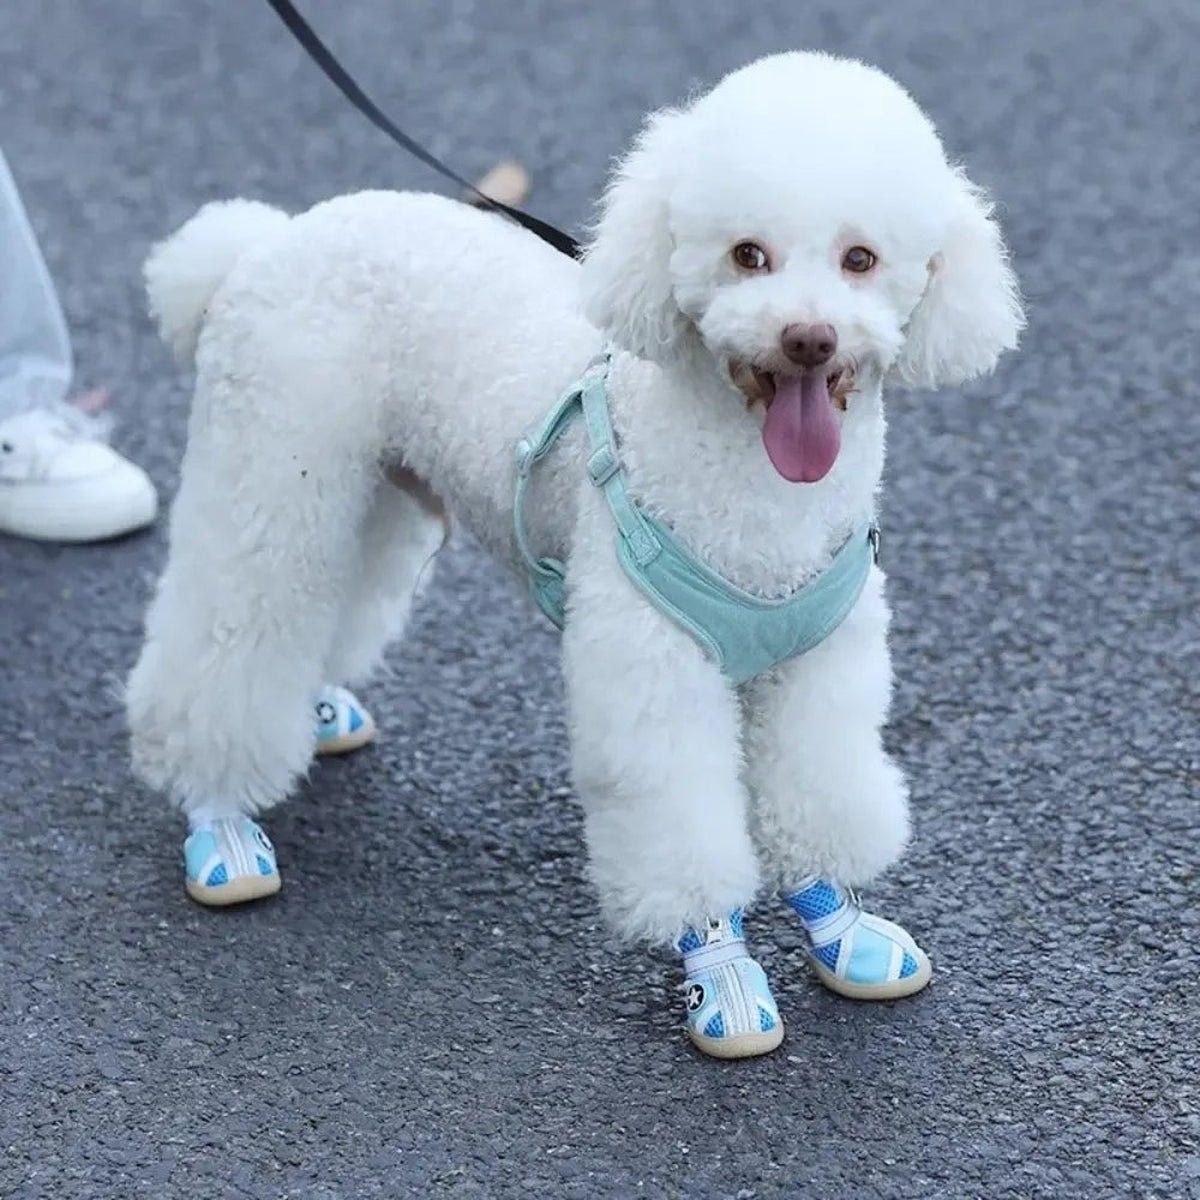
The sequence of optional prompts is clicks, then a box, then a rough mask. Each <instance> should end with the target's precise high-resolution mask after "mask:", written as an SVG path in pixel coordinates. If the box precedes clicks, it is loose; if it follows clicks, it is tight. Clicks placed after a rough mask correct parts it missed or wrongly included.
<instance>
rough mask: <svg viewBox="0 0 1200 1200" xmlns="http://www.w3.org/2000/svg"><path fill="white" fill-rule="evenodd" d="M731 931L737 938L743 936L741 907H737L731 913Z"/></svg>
mask: <svg viewBox="0 0 1200 1200" xmlns="http://www.w3.org/2000/svg"><path fill="white" fill-rule="evenodd" d="M729 932H730V933H732V934H733V936H734V937H735V938H740V937H741V936H742V910H741V909H740V908H735V909H734V910H733V912H731V913H730V914H729Z"/></svg>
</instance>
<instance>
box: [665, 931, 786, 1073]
mask: <svg viewBox="0 0 1200 1200" xmlns="http://www.w3.org/2000/svg"><path fill="white" fill-rule="evenodd" d="M676 945H677V947H678V949H679V951H680V953H681V954H682V955H683V969H684V971H685V973H686V974H687V979H685V980H684V984H683V997H684V1003H685V1004H686V1005H687V1026H686V1028H687V1035H688V1037H689V1038H691V1039H692V1042H693V1043H694V1044H695V1046H696V1048H697V1049H699V1050H702V1051H703V1052H704V1053H705V1054H709V1055H712V1057H713V1058H752V1057H753V1056H754V1055H756V1054H767V1053H769V1052H770V1051H772V1050H774V1049H775V1047H776V1046H778V1045H779V1043H780V1042H782V1041H783V1021H782V1020H781V1019H780V1016H779V1009H778V1008H777V1007H776V1005H775V997H774V996H772V995H771V985H770V984H769V983H768V982H767V976H766V972H765V971H764V970H763V969H762V967H760V966H759V965H758V963H756V962H755V961H754V959H752V958H751V957H750V955H749V953H748V951H747V949H746V943H745V941H744V940H743V939H742V914H741V910H740V909H739V910H736V911H735V912H733V913H732V914H731V915H730V916H729V917H727V918H721V919H719V920H717V919H714V920H710V921H709V922H708V925H707V927H706V928H705V929H703V930H698V929H689V930H688V931H687V932H686V933H685V934H684V935H683V936H682V937H681V938H680V939H679V941H678V942H677V943H676Z"/></svg>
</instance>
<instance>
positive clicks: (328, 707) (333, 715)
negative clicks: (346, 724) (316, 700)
mask: <svg viewBox="0 0 1200 1200" xmlns="http://www.w3.org/2000/svg"><path fill="white" fill-rule="evenodd" d="M317 720H318V721H319V722H320V723H321V724H322V725H332V724H333V722H334V721H335V720H337V709H336V708H334V707H333V705H332V704H330V703H329V701H328V700H322V701H321V703H320V704H318V705H317Z"/></svg>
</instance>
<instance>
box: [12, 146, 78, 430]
mask: <svg viewBox="0 0 1200 1200" xmlns="http://www.w3.org/2000/svg"><path fill="white" fill-rule="evenodd" d="M71 373H72V364H71V339H70V337H69V335H68V333H67V324H66V321H65V320H64V319H63V314H62V309H61V308H60V307H59V303H58V296H57V295H56V294H55V291H54V284H53V282H52V281H51V279H50V273H49V272H48V271H47V270H46V264H45V262H44V261H43V260H42V254H41V251H40V250H39V249H38V244H37V239H36V238H35V237H34V234H33V230H32V229H31V228H30V225H29V218H28V217H27V216H26V215H25V206H24V205H23V204H22V203H21V197H20V195H19V194H18V192H17V185H16V184H15V183H14V182H13V177H12V174H11V173H10V172H9V169H8V163H7V162H5V160H4V154H3V152H2V151H0V419H3V418H5V417H11V416H12V415H13V414H14V413H17V412H20V411H21V410H22V409H26V408H32V407H37V406H40V405H44V404H56V403H59V402H60V401H62V400H64V399H65V398H66V395H67V390H68V388H70V386H71Z"/></svg>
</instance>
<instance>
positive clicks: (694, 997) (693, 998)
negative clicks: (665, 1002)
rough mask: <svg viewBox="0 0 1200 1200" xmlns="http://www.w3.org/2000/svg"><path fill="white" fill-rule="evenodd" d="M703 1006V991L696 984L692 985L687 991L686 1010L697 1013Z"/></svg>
mask: <svg viewBox="0 0 1200 1200" xmlns="http://www.w3.org/2000/svg"><path fill="white" fill-rule="evenodd" d="M703 1005H704V989H703V988H702V987H701V986H700V985H699V984H698V983H693V984H692V986H691V987H690V988H688V990H687V1010H688V1012H697V1011H698V1010H699V1009H700V1008H702V1007H703Z"/></svg>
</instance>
